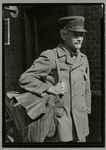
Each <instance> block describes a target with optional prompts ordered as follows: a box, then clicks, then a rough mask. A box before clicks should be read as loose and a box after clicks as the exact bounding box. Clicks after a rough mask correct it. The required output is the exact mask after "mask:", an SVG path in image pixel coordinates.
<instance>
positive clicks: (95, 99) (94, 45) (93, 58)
mask: <svg viewBox="0 0 106 150" xmlns="http://www.w3.org/2000/svg"><path fill="white" fill-rule="evenodd" d="M84 16H85V19H86V21H85V28H86V29H87V31H88V32H87V33H86V54H87V57H88V60H89V65H90V78H91V90H92V113H91V115H89V126H90V134H89V136H88V141H89V142H100V143H101V142H103V134H102V133H103V132H104V131H103V127H104V124H103V114H104V112H103V111H104V110H103V108H104V107H103V106H104V101H103V95H101V71H102V70H101V68H102V66H101V61H102V59H101V54H103V53H102V51H103V49H102V48H103V47H102V43H101V39H103V38H102V37H101V36H102V35H101V33H102V32H101V31H102V30H101V29H102V27H101V18H102V17H103V10H102V7H101V5H86V6H85V9H84ZM102 58H103V57H102ZM101 96H102V98H101ZM101 100H102V101H101ZM101 108H102V109H101ZM101 110H102V111H101Z"/></svg>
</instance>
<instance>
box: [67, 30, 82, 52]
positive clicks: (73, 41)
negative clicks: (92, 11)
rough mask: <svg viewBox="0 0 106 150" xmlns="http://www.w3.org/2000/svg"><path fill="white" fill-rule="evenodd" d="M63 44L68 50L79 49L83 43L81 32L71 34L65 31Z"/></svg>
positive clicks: (71, 32)
mask: <svg viewBox="0 0 106 150" xmlns="http://www.w3.org/2000/svg"><path fill="white" fill-rule="evenodd" d="M64 42H65V44H66V45H67V46H68V48H72V49H75V50H78V49H80V48H81V46H82V42H83V32H73V31H69V30H67V32H66V34H65V41H64Z"/></svg>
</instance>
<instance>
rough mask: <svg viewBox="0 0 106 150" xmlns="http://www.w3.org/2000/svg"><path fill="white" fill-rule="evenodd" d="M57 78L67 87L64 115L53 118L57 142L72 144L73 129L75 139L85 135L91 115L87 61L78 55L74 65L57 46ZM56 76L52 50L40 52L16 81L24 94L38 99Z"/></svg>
mask: <svg viewBox="0 0 106 150" xmlns="http://www.w3.org/2000/svg"><path fill="white" fill-rule="evenodd" d="M57 51H58V60H59V67H60V76H61V79H62V81H64V82H66V83H67V85H68V92H67V94H66V95H64V96H63V99H64V103H63V109H64V115H63V116H62V117H61V118H58V117H57V118H56V119H57V122H58V136H59V139H60V141H72V140H74V135H73V127H74V125H75V127H74V128H75V129H76V132H77V136H78V139H79V140H80V139H83V138H84V137H85V136H87V135H88V134H89V127H88V116H87V114H88V113H90V112H91V91H90V79H89V65H88V60H87V57H86V56H85V55H84V54H82V53H81V52H80V51H79V52H78V56H77V57H76V59H75V61H74V63H73V59H72V58H71V57H70V55H69V52H68V51H67V50H64V49H63V48H62V45H61V44H60V45H59V46H57ZM57 82H58V76H57V71H56V66H55V58H54V54H53V51H52V50H47V51H45V52H43V53H42V54H41V55H40V57H39V58H38V59H36V60H35V61H34V63H33V65H32V66H31V68H29V69H28V70H27V71H26V72H25V73H23V74H22V76H21V78H20V79H19V84H20V86H21V87H22V88H24V89H25V90H27V91H30V92H33V93H36V94H39V95H41V94H42V93H43V92H45V91H46V90H47V89H48V88H50V87H51V85H56V83H57Z"/></svg>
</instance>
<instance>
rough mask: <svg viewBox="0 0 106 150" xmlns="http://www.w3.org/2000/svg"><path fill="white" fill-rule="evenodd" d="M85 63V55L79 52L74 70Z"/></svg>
mask: <svg viewBox="0 0 106 150" xmlns="http://www.w3.org/2000/svg"><path fill="white" fill-rule="evenodd" d="M83 63H84V54H82V53H81V52H79V53H78V56H77V58H76V60H75V62H74V64H73V66H72V69H75V68H77V67H79V66H81V65H82V64H83Z"/></svg>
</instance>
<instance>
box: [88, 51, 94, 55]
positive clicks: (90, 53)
mask: <svg viewBox="0 0 106 150" xmlns="http://www.w3.org/2000/svg"><path fill="white" fill-rule="evenodd" d="M87 55H92V56H93V55H95V51H91V50H89V51H87Z"/></svg>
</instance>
